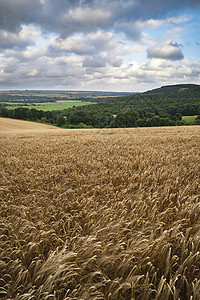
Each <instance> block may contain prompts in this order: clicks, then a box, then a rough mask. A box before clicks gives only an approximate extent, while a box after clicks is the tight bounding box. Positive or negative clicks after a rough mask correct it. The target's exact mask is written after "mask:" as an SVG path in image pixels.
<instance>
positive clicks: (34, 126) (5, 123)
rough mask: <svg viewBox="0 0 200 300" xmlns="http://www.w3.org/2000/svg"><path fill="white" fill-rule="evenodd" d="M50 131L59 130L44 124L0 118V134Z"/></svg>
mask: <svg viewBox="0 0 200 300" xmlns="http://www.w3.org/2000/svg"><path fill="white" fill-rule="evenodd" d="M51 130H59V128H57V127H54V126H50V125H46V124H40V123H34V122H28V121H22V120H15V119H9V118H0V134H1V133H18V132H20V133H21V132H30V131H34V132H39V131H40V132H41V131H51Z"/></svg>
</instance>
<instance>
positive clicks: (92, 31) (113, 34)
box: [0, 0, 200, 90]
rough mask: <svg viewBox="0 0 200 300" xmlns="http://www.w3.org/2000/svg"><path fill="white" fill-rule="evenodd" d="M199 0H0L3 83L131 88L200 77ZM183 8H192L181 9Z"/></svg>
mask: <svg viewBox="0 0 200 300" xmlns="http://www.w3.org/2000/svg"><path fill="white" fill-rule="evenodd" d="M199 4H200V1H195V0H177V1H174V0H168V1H160V0H152V1H149V0H142V1H141V0H109V1H108V0H102V1H98V0H56V1H55V0H14V1H13V0H0V50H1V51H0V82H1V87H3V88H6V87H8V88H10V87H13V88H31V87H33V88H34V87H35V88H49V87H50V88H56V87H62V88H65V89H68V88H70V87H71V88H73V89H74V88H78V89H79V88H80V87H83V88H84V89H86V88H90V89H94V88H95V89H96V88H101V89H114V90H116V89H118V90H126V89H127V90H136V89H139V86H142V87H144V86H145V84H146V86H147V85H150V84H152V85H153V83H154V84H155V82H160V81H161V80H162V79H163V80H164V81H165V80H166V82H167V81H170V80H172V79H173V80H174V78H176V76H177V78H178V79H179V78H180V80H182V79H181V72H183V74H184V75H183V76H185V78H186V79H188V81H189V76H192V78H193V80H194V81H196V82H199V69H198V68H197V67H196V66H197V65H198V64H196V65H195V64H194V61H195V60H198V59H199V56H198V48H199V47H198V44H197V43H198V42H199V39H198V36H197V35H196V36H195V38H194V35H195V34H196V31H197V30H196V31H195V30H194V26H196V27H195V29H196V28H197V25H194V23H195V22H198V18H197V16H198V12H199V10H198V11H196V10H197V9H199V7H198V5H199ZM187 7H190V8H192V9H193V10H192V9H190V10H189V11H188V13H187V10H185V8H187ZM185 25H186V26H185ZM187 25H190V26H187ZM192 30H193V35H192V34H191V37H190V36H189V35H188V32H189V33H190V32H191V31H192ZM186 35H187V38H186ZM168 40H169V41H172V40H176V41H177V43H175V42H167V41H168ZM186 41H188V42H189V43H188V44H186ZM196 42H197V43H196ZM157 43H159V44H157ZM160 43H162V44H161V45H160ZM178 43H179V44H178ZM181 44H183V45H185V47H184V48H182V46H181ZM192 47H194V48H195V50H194V49H192ZM190 50H191V51H190ZM183 51H184V53H183ZM188 53H189V54H188ZM190 53H191V57H192V58H191V62H189V63H188V64H186V62H185V60H186V57H188V56H189V55H190ZM146 54H147V55H146ZM197 57H198V58H197ZM183 58H184V59H183ZM179 60H181V63H183V65H184V68H183V66H182V67H181V66H179V65H178V63H179ZM183 61H184V62H183ZM170 76H171V77H170ZM171 78H172V79H171ZM142 79H143V82H144V83H143V82H142ZM138 83H140V84H138ZM148 87H149V86H148Z"/></svg>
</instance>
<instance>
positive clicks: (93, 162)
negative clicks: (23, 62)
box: [0, 126, 200, 300]
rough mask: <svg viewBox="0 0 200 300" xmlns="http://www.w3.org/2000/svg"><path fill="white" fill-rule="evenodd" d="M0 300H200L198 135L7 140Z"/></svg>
mask: <svg viewBox="0 0 200 300" xmlns="http://www.w3.org/2000/svg"><path fill="white" fill-rule="evenodd" d="M0 147H1V158H0V160H1V175H0V176H1V178H0V181H1V185H0V215H1V216H0V298H2V299H19V300H30V299H36V300H37V299H46V300H47V299H48V300H50V299H59V300H60V299H65V300H67V299H69V300H72V299H73V300H75V299H96V300H97V299H98V300H103V299H110V300H111V299H113V300H115V299H116V300H117V299H131V300H133V299H141V300H143V299H144V300H146V299H163V300H167V299H173V300H174V299H177V300H178V299H190V300H198V299H200V252H199V251H200V164H199V162H200V127H198V126H193V127H171V128H170V127H168V128H166V127H163V128H134V129H101V130H98V129H94V130H92V129H91V130H87V129H86V130H51V131H42V132H41V131H38V132H37V130H35V131H31V132H26V131H23V132H21V131H19V132H13V133H12V132H9V134H5V133H0Z"/></svg>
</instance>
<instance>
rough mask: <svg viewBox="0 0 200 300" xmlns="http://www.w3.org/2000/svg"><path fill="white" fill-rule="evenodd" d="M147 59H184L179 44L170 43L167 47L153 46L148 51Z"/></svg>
mask: <svg viewBox="0 0 200 300" xmlns="http://www.w3.org/2000/svg"><path fill="white" fill-rule="evenodd" d="M147 57H149V58H161V59H167V60H172V61H173V60H182V59H183V58H184V56H183V53H182V50H181V49H180V46H179V45H178V44H177V43H174V42H168V43H167V44H165V45H162V46H161V47H159V46H152V47H149V48H148V49H147Z"/></svg>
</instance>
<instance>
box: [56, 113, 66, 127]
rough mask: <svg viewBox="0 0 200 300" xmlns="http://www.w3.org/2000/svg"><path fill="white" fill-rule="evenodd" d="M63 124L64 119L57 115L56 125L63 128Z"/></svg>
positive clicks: (64, 122)
mask: <svg viewBox="0 0 200 300" xmlns="http://www.w3.org/2000/svg"><path fill="white" fill-rule="evenodd" d="M65 124H66V119H65V117H64V116H63V115H62V114H60V115H58V116H57V125H58V126H63V125H65Z"/></svg>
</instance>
